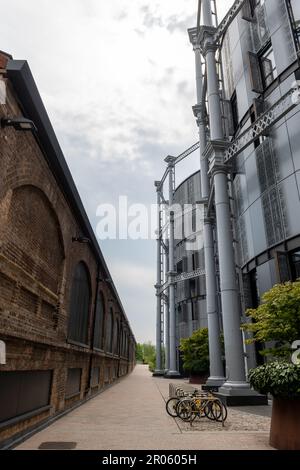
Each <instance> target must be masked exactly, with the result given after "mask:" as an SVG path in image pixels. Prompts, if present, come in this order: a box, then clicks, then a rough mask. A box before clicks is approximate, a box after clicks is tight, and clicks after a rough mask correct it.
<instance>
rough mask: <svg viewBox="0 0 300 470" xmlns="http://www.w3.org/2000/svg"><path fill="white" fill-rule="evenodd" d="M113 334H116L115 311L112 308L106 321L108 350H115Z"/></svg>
mask: <svg viewBox="0 0 300 470" xmlns="http://www.w3.org/2000/svg"><path fill="white" fill-rule="evenodd" d="M113 334H114V322H113V311H112V308H110V310H109V312H108V315H107V322H106V350H107V351H108V352H113Z"/></svg>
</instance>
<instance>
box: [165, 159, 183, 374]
mask: <svg viewBox="0 0 300 470" xmlns="http://www.w3.org/2000/svg"><path fill="white" fill-rule="evenodd" d="M166 161H167V162H168V165H169V209H170V214H169V273H168V275H169V283H170V285H169V327H170V364H169V366H170V369H169V371H168V372H167V374H166V375H167V376H168V377H178V376H179V375H180V374H179V372H178V371H177V351H176V311H175V280H174V277H175V257H174V248H175V244H174V232H175V227H174V212H173V211H172V205H173V201H174V187H173V186H174V172H175V163H174V162H175V158H173V157H168V158H167V159H166Z"/></svg>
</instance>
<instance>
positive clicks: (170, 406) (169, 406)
mask: <svg viewBox="0 0 300 470" xmlns="http://www.w3.org/2000/svg"><path fill="white" fill-rule="evenodd" d="M178 402H179V398H177V397H173V398H169V400H168V401H167V403H166V410H167V413H168V415H170V416H172V418H176V417H177V411H176V408H177V404H178Z"/></svg>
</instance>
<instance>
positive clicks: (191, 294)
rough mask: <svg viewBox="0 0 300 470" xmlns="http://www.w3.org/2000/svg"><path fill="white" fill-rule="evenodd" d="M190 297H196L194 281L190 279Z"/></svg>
mask: <svg viewBox="0 0 300 470" xmlns="http://www.w3.org/2000/svg"><path fill="white" fill-rule="evenodd" d="M189 282H190V297H192V298H193V297H196V295H197V290H196V279H191V280H190V281H189Z"/></svg>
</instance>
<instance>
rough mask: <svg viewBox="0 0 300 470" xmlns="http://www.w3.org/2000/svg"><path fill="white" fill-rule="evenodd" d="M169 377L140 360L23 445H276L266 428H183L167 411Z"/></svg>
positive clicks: (198, 447)
mask: <svg viewBox="0 0 300 470" xmlns="http://www.w3.org/2000/svg"><path fill="white" fill-rule="evenodd" d="M169 382H170V380H166V379H163V378H155V379H154V378H153V377H152V375H151V374H150V373H149V371H148V366H142V365H138V366H137V367H136V368H135V370H134V371H133V373H132V374H131V375H130V376H128V377H126V378H125V379H122V380H121V381H120V382H119V383H118V384H116V385H114V386H113V387H111V388H110V389H108V390H106V391H105V392H103V393H102V394H100V395H98V396H97V397H95V398H94V399H92V400H90V401H89V402H87V403H86V404H84V405H82V406H81V407H79V408H77V409H76V410H74V411H72V412H70V413H69V414H68V415H66V416H64V417H62V418H61V419H59V420H57V421H56V422H54V423H53V424H52V425H51V426H49V427H48V428H46V429H44V430H43V431H41V432H39V433H37V434H35V435H34V436H33V437H31V438H30V439H28V440H27V441H25V442H24V443H23V444H21V445H20V446H18V448H17V449H38V448H39V446H40V445H41V444H42V443H45V442H53V441H55V442H76V443H77V445H76V449H89V450H117V449H119V450H143V449H146V450H147V449H149V450H155V449H157V450H167V449H170V450H174V449H178V450H180V449H187V450H189V449H191V450H201V449H207V450H216V449H218V450H222V449H234V450H252V449H261V450H268V449H271V448H270V447H269V445H268V433H266V432H252V433H251V432H244V433H242V432H229V431H227V432H196V431H191V432H186V431H185V432H182V431H181V430H180V429H179V427H178V425H177V424H176V421H175V420H174V419H173V418H171V417H169V416H168V415H167V413H166V411H165V400H164V397H166V396H167V395H168V393H167V390H168V384H169ZM176 382H177V381H176ZM179 382H180V381H179Z"/></svg>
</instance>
